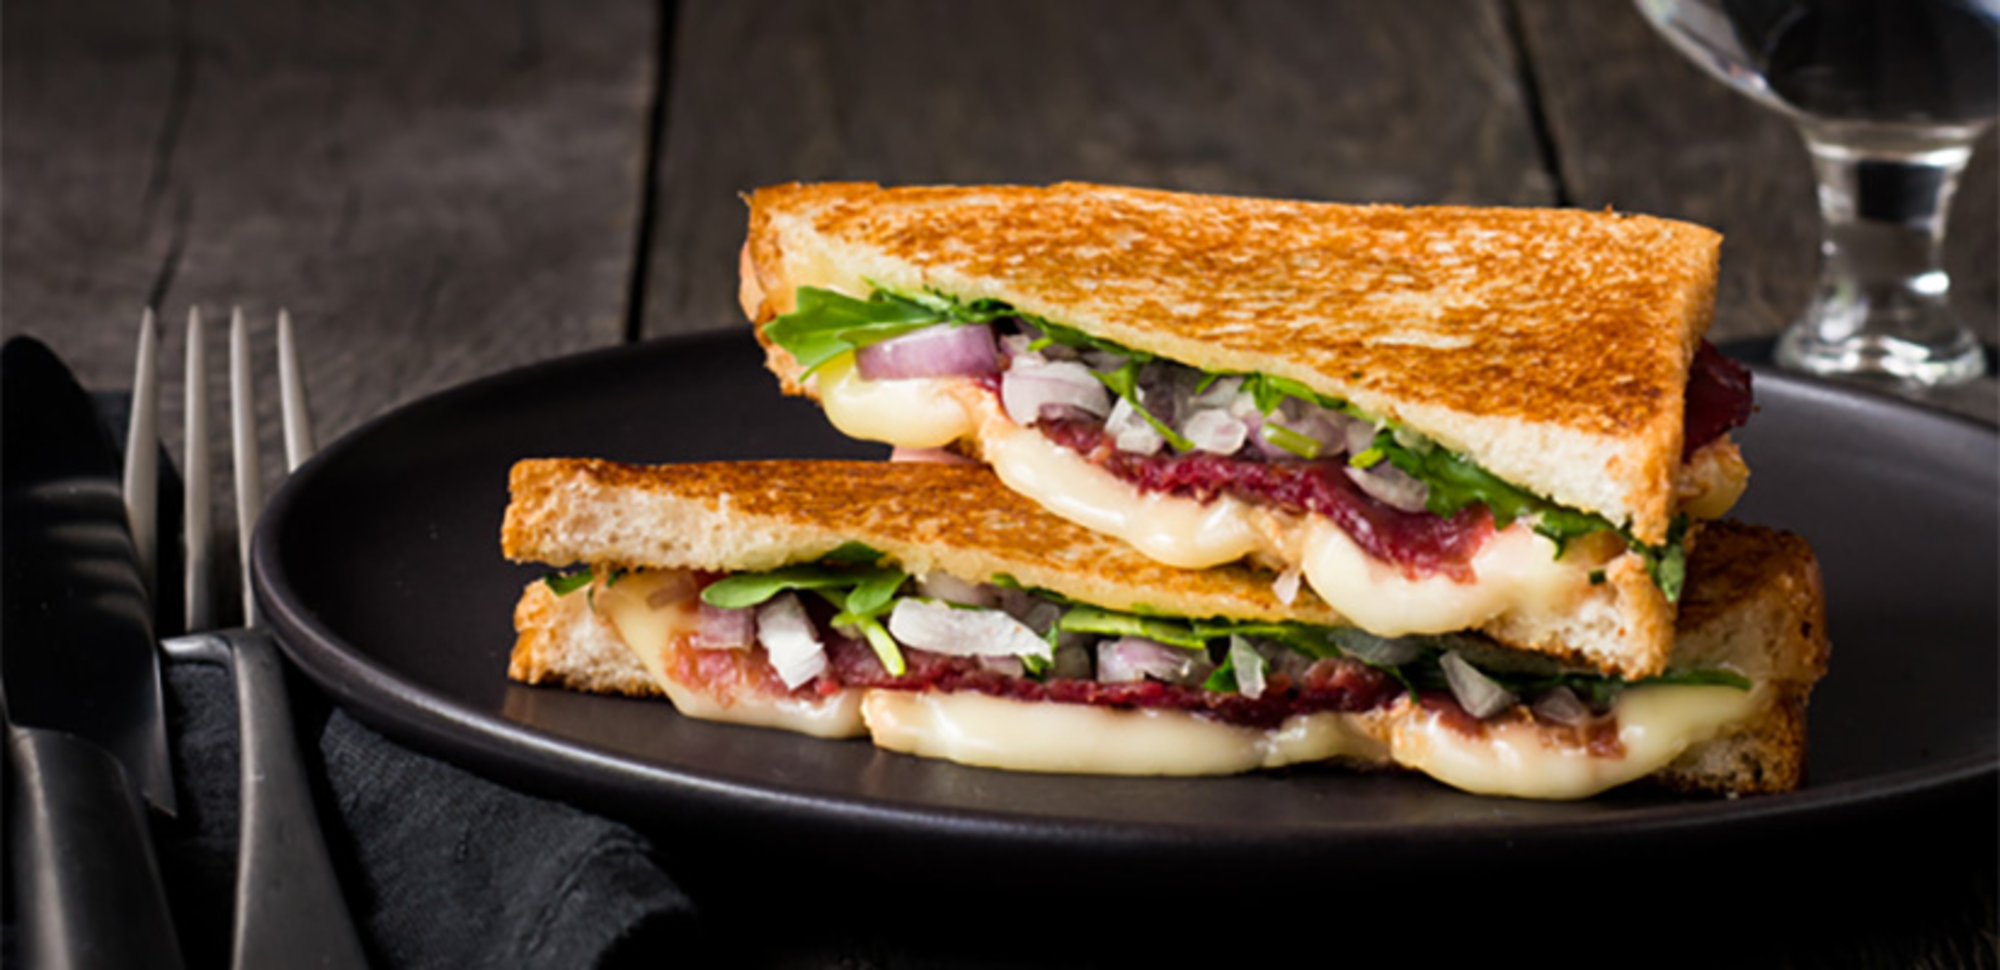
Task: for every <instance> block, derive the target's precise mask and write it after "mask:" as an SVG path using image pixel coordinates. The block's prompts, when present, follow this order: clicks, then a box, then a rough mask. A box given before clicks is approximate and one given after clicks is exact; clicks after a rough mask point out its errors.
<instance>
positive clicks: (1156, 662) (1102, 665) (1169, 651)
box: [1097, 637, 1213, 684]
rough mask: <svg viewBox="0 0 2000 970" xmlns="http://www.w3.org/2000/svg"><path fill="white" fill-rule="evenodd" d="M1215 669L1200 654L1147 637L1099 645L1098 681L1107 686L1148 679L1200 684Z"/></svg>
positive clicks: (1122, 639) (1172, 682)
mask: <svg viewBox="0 0 2000 970" xmlns="http://www.w3.org/2000/svg"><path fill="white" fill-rule="evenodd" d="M1212 670H1213V667H1212V666H1211V665H1210V664H1209V663H1208V660H1207V658H1205V657H1204V656H1203V655H1202V654H1201V653H1199V652H1197V651H1193V650H1186V649H1183V648H1181V647H1176V646H1171V645H1169V644H1165V643H1161V642H1159V641H1157V640H1148V639H1146V638H1144V637H1119V638H1118V639H1116V640H1101V641H1098V644H1097V679H1098V680H1100V681H1102V682H1104V683H1107V684H1122V683H1130V682H1133V681H1140V680H1145V679H1146V678H1148V677H1151V678H1152V679H1154V680H1161V681H1166V682H1167V683H1170V684H1199V683H1201V682H1202V681H1203V680H1206V679H1207V678H1208V675H1209V673H1210V672H1211V671H1212Z"/></svg>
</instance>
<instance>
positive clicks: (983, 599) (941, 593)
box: [917, 572, 1000, 607]
mask: <svg viewBox="0 0 2000 970" xmlns="http://www.w3.org/2000/svg"><path fill="white" fill-rule="evenodd" d="M917 591H918V592H920V593H923V594H924V595H925V596H928V597H930V598H931V599H934V600H944V601H945V602H947V603H958V604H961V605H963V606H981V607H993V606H998V605H999V600H1000V597H999V596H998V594H997V593H996V591H995V590H994V589H993V588H992V587H990V586H982V585H980V584H978V583H968V582H966V581H965V580H963V579H960V578H958V577H957V576H953V575H951V574H950V573H936V572H934V573H926V574H924V575H923V576H922V577H921V578H919V579H918V580H917Z"/></svg>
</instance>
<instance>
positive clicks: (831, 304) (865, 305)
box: [764, 286, 978, 376]
mask: <svg viewBox="0 0 2000 970" xmlns="http://www.w3.org/2000/svg"><path fill="white" fill-rule="evenodd" d="M971 322H978V321H973V320H961V319H957V318H955V317H953V316H952V315H951V314H950V312H949V311H948V309H944V308H940V307H937V306H932V305H929V304H926V303H924V302H920V301H918V300H912V299H909V298H907V297H901V296H897V295H896V294H894V293H890V292H888V291H887V290H880V289H878V290H876V291H875V294H874V295H873V296H870V297H869V298H868V299H866V300H857V299H855V298H853V297H851V296H847V295H845V294H841V293H835V292H833V291H832V290H822V289H820V288H819V287H816V286H801V287H799V290H798V306H797V307H796V308H794V309H793V310H792V312H790V313H787V314H785V315H784V316H781V317H779V318H778V319H776V320H773V321H771V322H770V323H768V324H766V325H765V326H764V335H765V336H767V337H769V338H771V341H772V342H773V343H776V344H777V345H778V346H780V347H783V348H785V352H786V353H789V354H791V355H792V357H793V358H795V359H797V360H798V362H799V365H800V366H802V367H804V368H805V372H804V373H805V374H811V373H812V372H813V371H816V370H818V369H819V368H820V367H821V366H822V365H824V364H825V363H826V362H827V361H830V360H832V359H834V358H836V357H839V356H840V355H841V354H844V353H847V352H849V351H852V350H856V349H859V348H861V347H866V346H868V345H869V344H872V343H879V342H881V341H884V340H888V339H889V338H891V337H900V336H902V335H903V334H906V333H909V332H910V331H913V330H921V329H923V328H924V327H930V326H936V325H937V324H940V323H956V324H960V325H963V324H965V323H971ZM801 376H803V375H801Z"/></svg>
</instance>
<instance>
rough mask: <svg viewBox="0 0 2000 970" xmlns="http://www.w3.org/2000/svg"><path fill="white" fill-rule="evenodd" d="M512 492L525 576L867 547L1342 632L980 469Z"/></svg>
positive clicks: (1329, 619) (1114, 605)
mask: <svg viewBox="0 0 2000 970" xmlns="http://www.w3.org/2000/svg"><path fill="white" fill-rule="evenodd" d="M511 488H512V490H513V496H514V500H513V502H512V503H510V504H509V505H508V506H507V517H506V522H505V525H504V528H503V531H502V536H501V546H502V550H503V551H504V552H505V553H506V555H507V556H508V557H509V558H511V559H515V560H520V561H532V562H543V563H548V564H550V565H554V566H569V565H573V564H578V563H586V564H590V565H597V566H609V567H625V568H634V567H638V568H654V569H696V570H706V571H713V572H753V571H759V570H767V569H776V568H778V567H779V566H785V565H790V564H792V563H798V562H810V561H812V560H814V559H817V558H819V557H820V556H823V555H826V554H827V553H829V552H831V551H833V550H834V549H836V548H838V547H839V546H841V545H843V544H845V543H848V542H861V543H865V544H867V545H868V546H870V547H873V548H874V549H877V550H879V551H881V552H883V553H885V554H886V555H888V557H889V558H890V559H892V560H893V561H895V562H897V563H899V564H901V566H902V568H903V569H904V571H906V572H909V573H912V574H916V575H921V574H924V573H929V572H933V571H942V572H945V573H949V574H951V575H953V576H958V577H961V578H966V579H969V580H972V581H977V582H986V581H990V580H991V579H992V578H993V577H995V576H1000V575H1005V576H1010V577H1012V578H1013V579H1014V580H1015V581H1017V582H1019V583H1020V584H1021V585H1023V586H1028V587H1032V588H1038V589H1047V590H1052V591H1054V592H1057V593H1061V594H1062V595H1064V596H1068V597H1071V598H1073V599H1077V600H1082V601H1084V602H1089V603H1094V604H1096V605H1098V606H1102V607H1105V608H1108V609H1115V610H1131V611H1144V612H1155V613H1169V614H1173V615H1177V616H1194V617H1230V618H1234V619H1244V620H1296V621H1299V622H1303V623H1315V624H1322V625H1336V624H1339V623H1340V622H1341V620H1340V616H1339V614H1337V613H1334V612H1333V611H1332V610H1330V609H1328V608H1327V606H1326V604H1325V603H1323V602H1321V601H1320V600H1319V598H1318V597H1317V596H1314V595H1313V594H1312V592H1311V591H1310V590H1300V591H1299V592H1298V594H1297V596H1295V597H1294V598H1293V599H1292V601H1291V602H1290V603H1289V604H1288V603H1286V602H1284V601H1283V600H1281V599H1279V597H1278V595H1277V593H1276V592H1274V591H1273V589H1272V577H1271V576H1270V575H1269V574H1264V573H1261V572H1259V571H1257V570H1253V569H1251V568H1249V567H1247V566H1242V565H1232V566H1224V567H1219V568H1216V569H1208V570H1199V571H1194V570H1183V569H1174V568H1172V567H1170V566H1163V565H1160V564H1159V563H1157V562H1154V561H1152V560H1151V559H1148V558H1146V557H1145V556H1142V555H1140V554H1138V553H1137V552H1134V551H1133V550H1132V549H1131V548H1129V547H1127V546H1126V545H1124V544H1123V543H1120V542H1117V541H1114V540H1112V539H1107V538H1105V537H1104V536H1101V535H1098V534H1097V533H1094V532H1091V531H1089V530H1087V529H1084V528H1082V527H1080V526H1076V525H1072V524H1070V523H1069V522H1066V521H1064V520H1062V519H1059V518H1056V517H1055V516H1052V515H1049V514H1048V513H1047V512H1044V511H1042V510H1041V509H1040V508H1039V507H1037V506H1036V505H1035V504H1034V503H1032V502H1029V501H1028V500H1027V499H1024V498H1022V497H1020V496H1019V495H1016V494H1014V493H1013V492H1011V491H1008V490H1007V489H1005V488H1002V487H1001V486H1000V484H999V483H998V482H997V481H996V480H994V478H993V474H992V473H991V472H989V471H987V470H986V469H984V468H980V467H975V466H970V465H940V464H911V463H893V462H842V461H822V462H797V461H770V462H716V463H706V464H685V465H657V466H650V467H640V466H634V465H622V464H618V463H615V462H608V461H595V460H589V459H582V460H571V459H548V460H532V461H524V462H521V463H519V464H517V465H515V466H514V471H513V474H512V477H511Z"/></svg>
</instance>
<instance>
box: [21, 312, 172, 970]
mask: <svg viewBox="0 0 2000 970" xmlns="http://www.w3.org/2000/svg"><path fill="white" fill-rule="evenodd" d="M118 466H119V459H118V457H117V453H116V452H115V450H114V449H113V448H112V445H111V442H110V440H109V438H108V436H107V435H106V434H105V432H104V429H103V427H102V426H101V425H100V424H99V423H98V421H97V420H96V416H95V411H94V409H93V406H92V404H91V400H90V397H89V396H88V395H87V394H86V393H85V392H84V390H83V388H82V387H80V386H79V385H78V384H77V382H76V379H75V377H73V376H72V375H71V374H70V372H69V369H68V368H67V367H65V366H64V365H63V363H62V362H61V361H60V360H59V359H57V358H56V356H55V354H54V353H52V352H51V351H50V350H49V349H48V348H47V347H45V346H43V345H42V344H40V343H39V342H37V341H35V340H33V339H32V338H27V337H15V338H13V339H11V340H9V341H8V342H7V343H6V345H5V346H4V347H0V594H4V595H0V712H4V715H5V725H6V733H7V782H8V785H7V802H8V810H9V815H10V817H11V823H10V828H11V831H10V833H9V834H10V844H9V846H8V848H9V850H10V851H9V860H10V861H9V865H10V868H11V869H12V873H11V876H12V879H13V883H12V885H13V898H14V904H15V907H16V916H17V919H18V920H19V926H20V934H21V955H22V957H23V958H24V961H25V965H27V966H31V967H39V966H49V967H100V966H101V967H129V966H148V967H178V966H180V950H179V947H178V945H177V940H176V939H175V935H174V929H173V922H172V920H171V918H170V917H169V915H168V909H167V905H166V893H165V891H164V888H163V886H162V882H161V879H160V871H159V865H158V862H157V861H156V860H155V858H154V856H153V850H152V843H151V838H150V836H149V834H148V822H147V813H146V808H145V803H147V802H150V803H152V804H154V805H156V806H158V807H160V808H161V809H162V810H164V811H168V812H171V811H172V809H173V806H174V800H173V778H172V775H171V773H170V768H169V765H168V762H167V746H166V719H165V715H164V713H163V705H162V700H161V693H160V669H159V652H158V648H157V646H156V644H155V642H154V640H153V631H152V623H151V618H150V607H149V605H148V602H147V599H146V592H145V584H144V582H143V580H142V578H141V574H140V572H139V566H138V562H137V557H136V553H135V552H134V547H133V543H132V536H131V532H130V529H129V526H128V525H127V520H126V516H125V506H124V501H123V497H122V491H121V483H120V481H119V467H118Z"/></svg>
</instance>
